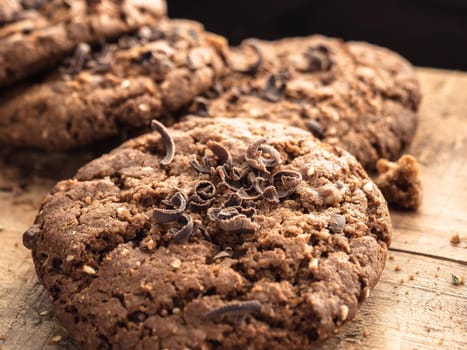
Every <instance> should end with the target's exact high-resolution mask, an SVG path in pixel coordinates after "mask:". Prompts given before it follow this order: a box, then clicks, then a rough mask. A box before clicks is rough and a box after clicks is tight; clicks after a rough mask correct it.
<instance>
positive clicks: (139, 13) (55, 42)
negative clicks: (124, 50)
mask: <svg viewBox="0 0 467 350" xmlns="http://www.w3.org/2000/svg"><path fill="white" fill-rule="evenodd" d="M165 14H166V3H165V1H164V0H151V1H149V0H122V1H113V0H97V1H89V0H73V1H67V0H0V86H7V85H11V84H12V83H14V82H16V81H19V80H22V79H24V78H26V77H28V76H30V75H32V74H34V73H38V72H41V71H43V70H46V69H49V68H52V67H53V66H54V65H56V64H57V63H58V62H60V61H61V60H62V59H63V58H64V57H65V56H66V55H67V54H69V53H70V52H72V51H73V49H74V48H75V47H76V46H77V45H78V44H79V43H81V42H86V43H96V42H99V41H106V40H109V39H114V38H116V37H119V36H120V35H122V34H125V33H128V32H132V31H134V30H137V29H138V28H141V27H142V26H145V25H152V24H155V23H157V22H158V21H159V20H160V19H161V18H163V17H164V16H165Z"/></svg>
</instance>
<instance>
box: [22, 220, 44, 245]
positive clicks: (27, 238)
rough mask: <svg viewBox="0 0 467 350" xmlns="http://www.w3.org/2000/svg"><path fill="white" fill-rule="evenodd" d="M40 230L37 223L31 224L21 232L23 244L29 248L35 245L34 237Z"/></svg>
mask: <svg viewBox="0 0 467 350" xmlns="http://www.w3.org/2000/svg"><path fill="white" fill-rule="evenodd" d="M40 232H41V229H40V226H39V225H32V226H31V227H30V228H28V229H27V230H26V231H25V232H24V233H23V245H24V246H25V247H26V248H28V249H29V250H31V249H33V248H34V246H35V245H36V237H37V235H38V234H39V233H40Z"/></svg>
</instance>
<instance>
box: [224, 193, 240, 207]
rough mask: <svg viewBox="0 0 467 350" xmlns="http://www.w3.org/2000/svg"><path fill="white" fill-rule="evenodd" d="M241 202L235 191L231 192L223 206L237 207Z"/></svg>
mask: <svg viewBox="0 0 467 350" xmlns="http://www.w3.org/2000/svg"><path fill="white" fill-rule="evenodd" d="M240 204H242V199H241V198H240V196H239V195H238V194H237V193H231V194H230V195H229V197H228V198H227V200H226V201H225V203H224V207H226V208H227V207H238V206H240Z"/></svg>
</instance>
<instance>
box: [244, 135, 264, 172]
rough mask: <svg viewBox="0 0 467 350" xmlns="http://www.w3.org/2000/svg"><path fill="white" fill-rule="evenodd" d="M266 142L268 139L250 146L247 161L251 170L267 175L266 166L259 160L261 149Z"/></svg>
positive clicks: (246, 155) (262, 139)
mask: <svg viewBox="0 0 467 350" xmlns="http://www.w3.org/2000/svg"><path fill="white" fill-rule="evenodd" d="M265 142H266V139H264V138H261V139H259V140H258V141H256V142H255V143H253V144H252V145H250V146H249V147H248V148H247V150H246V154H245V159H246V162H247V164H248V165H249V166H250V167H251V168H254V169H257V170H259V171H262V172H265V173H267V172H268V171H267V169H266V165H265V164H264V163H263V162H261V161H260V159H258V158H259V156H260V152H259V147H260V146H261V145H262V144H263V143H265Z"/></svg>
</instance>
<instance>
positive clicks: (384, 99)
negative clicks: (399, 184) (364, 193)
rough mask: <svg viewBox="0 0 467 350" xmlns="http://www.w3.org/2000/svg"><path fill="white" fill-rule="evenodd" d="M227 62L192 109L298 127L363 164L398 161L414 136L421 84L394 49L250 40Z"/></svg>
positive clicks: (314, 40)
mask: <svg viewBox="0 0 467 350" xmlns="http://www.w3.org/2000/svg"><path fill="white" fill-rule="evenodd" d="M226 60H227V62H228V63H229V65H230V68H231V72H232V73H231V74H229V75H228V76H227V77H226V78H225V79H223V80H221V81H220V82H218V84H217V86H216V89H214V90H213V91H210V92H209V94H207V95H206V96H204V97H203V98H198V99H197V100H196V102H195V104H194V106H193V107H192V108H191V112H193V113H198V114H202V115H208V116H209V115H214V116H216V115H224V116H228V117H241V116H244V115H250V116H253V117H256V118H258V119H264V120H271V121H278V122H282V123H284V124H288V125H293V126H298V127H301V128H303V129H307V130H309V131H310V132H311V133H312V134H313V135H315V136H316V137H318V138H320V139H322V140H323V141H325V142H327V143H330V144H333V145H339V146H341V147H343V148H345V149H346V150H348V151H349V152H350V153H352V154H353V155H355V156H356V157H357V158H358V160H359V161H360V162H362V164H363V165H364V166H365V167H366V168H374V166H375V164H376V161H377V159H379V158H386V159H394V158H396V157H397V156H398V155H399V154H400V152H401V151H402V150H403V149H404V148H405V146H406V145H408V144H409V143H410V142H411V140H412V138H413V135H414V132H415V128H416V124H417V117H416V111H417V108H418V105H419V102H420V91H419V86H418V82H417V79H416V77H415V74H414V71H413V69H412V67H411V66H410V64H409V63H408V62H407V61H405V60H404V59H403V58H402V57H400V56H399V55H397V54H396V53H394V52H391V51H389V50H386V49H383V48H380V47H377V46H374V45H370V44H367V43H359V42H348V43H344V42H342V41H341V40H337V39H331V38H327V37H323V36H316V35H315V36H310V37H305V38H287V39H283V40H279V41H274V42H267V41H261V40H253V39H252V40H248V41H245V42H244V43H243V45H241V46H240V47H238V48H236V49H235V48H234V49H232V50H230V51H229V52H228V53H226Z"/></svg>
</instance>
